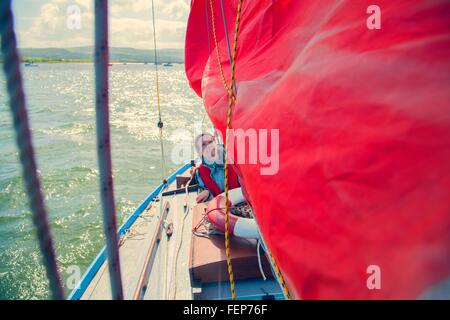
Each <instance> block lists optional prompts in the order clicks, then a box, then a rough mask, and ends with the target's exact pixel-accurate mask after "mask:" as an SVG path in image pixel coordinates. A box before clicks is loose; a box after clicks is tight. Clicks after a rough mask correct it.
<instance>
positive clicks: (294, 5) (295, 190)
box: [185, 0, 450, 299]
mask: <svg viewBox="0 0 450 320" xmlns="http://www.w3.org/2000/svg"><path fill="white" fill-rule="evenodd" d="M213 3H214V14H215V20H214V23H215V28H216V33H217V39H218V45H219V52H220V56H221V60H222V65H223V69H224V74H225V78H226V79H227V81H228V83H229V81H230V80H229V79H230V60H229V56H228V50H227V45H226V40H225V34H224V23H223V19H222V14H221V7H220V1H219V0H214V1H213ZM223 3H224V8H225V16H226V22H227V26H228V28H227V29H228V33H229V37H230V42H231V46H232V42H233V37H234V27H235V26H234V24H235V17H236V7H237V0H234V1H232V0H223ZM208 4H209V0H208V2H207V3H206V2H205V0H194V1H192V4H191V13H190V17H189V22H188V29H187V36H186V61H185V63H186V74H187V76H188V79H189V81H190V84H191V86H192V88H193V89H194V90H195V92H196V93H197V94H198V95H199V96H201V97H203V99H204V104H205V108H206V110H207V112H208V115H209V116H210V118H211V120H212V121H213V124H214V125H215V126H216V127H217V128H219V129H221V130H223V129H224V128H225V124H226V110H227V105H228V95H227V93H226V91H225V88H224V85H223V83H222V81H221V77H220V73H219V67H218V63H217V57H216V53H215V51H214V50H215V45H214V41H213V35H212V19H211V10H210V9H209V8H208V7H207V6H208ZM372 4H373V1H365V0H361V1H338V0H329V1H317V0H283V1H275V0H258V1H249V0H244V2H243V11H242V20H241V29H240V33H239V40H238V50H237V62H236V81H237V104H236V105H235V107H234V109H233V116H232V127H233V128H240V129H244V130H248V129H255V130H259V129H279V170H278V171H277V172H276V174H273V175H262V174H261V170H260V169H261V168H264V167H267V164H263V163H261V161H260V160H261V159H258V162H257V164H237V169H238V171H239V175H240V178H241V182H242V183H243V187H244V189H245V193H246V194H247V196H248V198H249V201H250V202H251V204H252V207H253V208H254V211H255V213H256V216H257V221H258V224H259V226H260V228H261V231H262V233H263V236H264V239H265V241H266V243H267V245H268V247H269V248H270V251H271V252H272V254H273V255H274V257H275V259H276V261H277V264H278V266H279V267H280V269H281V271H282V273H283V275H284V276H285V278H286V281H287V283H288V285H289V287H290V289H291V290H292V291H293V293H294V294H295V296H296V298H304V299H323V298H331V299H343V298H350V299H380V298H383V299H396V298H417V297H418V296H420V294H421V293H423V292H424V290H426V289H428V288H430V287H431V286H432V285H434V284H436V283H439V282H440V281H442V280H444V279H447V278H448V277H449V276H450V23H449V21H450V2H449V1H438V0H427V1H425V0H423V1H421V0H417V1H410V0H396V1H392V0H379V1H376V4H377V6H378V7H379V9H380V10H381V11H380V16H377V12H378V11H377V8H375V9H373V7H370V6H371V5H372ZM207 8H208V10H207ZM372 9H373V10H372ZM377 18H381V20H376V19H377ZM374 19H375V20H374ZM377 22H380V26H379V27H380V29H376V28H375V29H374V28H373V27H374V26H375V27H376V23H377ZM208 30H209V34H208ZM208 40H209V43H208ZM269 132H270V131H269ZM267 140H268V141H269V142H270V141H271V139H270V137H269V138H268V139H267ZM270 147H271V148H272V151H276V146H274V145H271V146H270ZM372 266H375V267H372ZM378 267H379V270H378V269H377V268H378ZM373 268H374V269H373ZM378 271H379V272H378ZM378 276H380V277H378ZM374 277H375V278H374ZM378 280H379V281H378ZM373 284H375V287H373V286H371V285H373ZM378 285H380V286H381V287H378Z"/></svg>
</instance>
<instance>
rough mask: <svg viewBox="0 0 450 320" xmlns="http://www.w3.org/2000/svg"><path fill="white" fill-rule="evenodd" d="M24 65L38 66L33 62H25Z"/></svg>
mask: <svg viewBox="0 0 450 320" xmlns="http://www.w3.org/2000/svg"><path fill="white" fill-rule="evenodd" d="M25 67H39V65H38V64H35V63H34V62H25Z"/></svg>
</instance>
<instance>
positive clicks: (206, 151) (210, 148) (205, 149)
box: [201, 135, 217, 162]
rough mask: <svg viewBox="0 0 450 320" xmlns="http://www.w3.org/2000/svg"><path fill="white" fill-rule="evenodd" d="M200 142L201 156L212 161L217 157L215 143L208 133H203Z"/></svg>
mask: <svg viewBox="0 0 450 320" xmlns="http://www.w3.org/2000/svg"><path fill="white" fill-rule="evenodd" d="M201 142H202V156H203V158H204V159H206V160H207V161H208V162H214V161H216V160H217V159H216V158H217V143H216V141H215V139H214V138H213V137H212V136H210V135H204V136H202V138H201Z"/></svg>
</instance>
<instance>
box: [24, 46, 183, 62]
mask: <svg viewBox="0 0 450 320" xmlns="http://www.w3.org/2000/svg"><path fill="white" fill-rule="evenodd" d="M19 50H20V53H21V55H22V59H23V60H36V61H66V60H69V61H93V55H94V51H93V47H75V48H22V49H19ZM157 52H158V60H159V62H161V63H166V62H172V63H184V49H159V50H158V51H157ZM110 60H111V61H112V62H154V52H153V50H152V49H148V50H147V49H134V48H119V47H118V48H114V47H113V48H110Z"/></svg>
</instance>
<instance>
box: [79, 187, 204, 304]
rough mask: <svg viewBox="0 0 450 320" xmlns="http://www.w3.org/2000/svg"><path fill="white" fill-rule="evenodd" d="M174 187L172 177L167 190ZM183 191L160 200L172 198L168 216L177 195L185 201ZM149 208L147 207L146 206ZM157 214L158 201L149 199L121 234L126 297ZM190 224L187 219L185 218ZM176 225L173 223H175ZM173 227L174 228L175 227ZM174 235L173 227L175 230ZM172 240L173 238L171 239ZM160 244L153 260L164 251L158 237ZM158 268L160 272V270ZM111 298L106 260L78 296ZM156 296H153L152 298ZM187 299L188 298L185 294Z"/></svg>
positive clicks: (134, 283)
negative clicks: (126, 231) (139, 213)
mask: <svg viewBox="0 0 450 320" xmlns="http://www.w3.org/2000/svg"><path fill="white" fill-rule="evenodd" d="M175 188H176V182H175V181H174V182H173V183H172V184H171V185H170V186H169V188H168V190H173V189H175ZM195 194H196V193H191V194H190V195H191V196H190V197H189V198H190V201H191V200H192V198H193V199H194V201H195ZM184 197H185V196H184V194H182V195H176V196H169V197H164V199H163V203H164V202H165V201H166V200H167V198H169V199H170V202H171V210H170V212H169V219H170V216H171V213H172V212H173V211H174V208H175V207H177V206H178V204H177V202H178V198H181V200H180V201H179V202H180V203H181V201H182V202H183V203H184ZM147 209H148V208H147ZM159 214H160V202H152V206H151V208H150V209H149V210H145V211H144V212H143V213H142V214H141V216H139V217H138V218H137V220H136V221H135V222H134V224H133V226H132V227H131V228H130V230H129V232H128V233H127V234H126V235H125V236H124V237H125V239H124V240H125V241H123V243H122V244H121V246H120V248H119V255H120V266H121V273H122V283H123V290H124V298H125V299H132V298H133V295H134V291H135V290H136V286H137V283H138V280H139V276H140V274H141V271H142V266H143V264H144V261H145V258H146V255H147V252H148V250H149V247H150V244H151V240H152V238H153V235H154V232H155V230H156V227H157V223H158V219H159ZM186 220H189V217H187V218H186ZM188 224H190V220H189V222H188ZM174 225H175V223H174ZM174 229H175V228H174ZM186 229H187V230H188V231H190V228H189V227H187V228H186V227H185V231H186ZM174 235H175V231H174ZM165 238H166V236H165V230H164V231H163V237H162V239H165ZM174 240H175V239H174ZM171 241H172V240H171ZM161 244H162V246H160V248H159V249H158V255H157V257H156V260H157V261H158V260H160V259H159V256H160V253H161V252H162V254H164V251H166V250H165V248H164V241H161ZM181 260H182V257H181V252H180V257H179V259H178V261H181ZM159 272H161V273H163V272H162V270H160V271H159ZM161 278H162V277H161V274H159V275H157V279H158V281H157V283H156V284H157V286H160V287H161V288H162V287H164V286H163V285H162V283H160V282H161ZM150 287H152V282H151V284H150ZM159 291H161V290H159ZM111 298H112V296H111V288H110V282H109V271H108V264H107V261H105V263H103V265H102V266H101V267H100V269H99V271H98V272H97V274H96V275H95V277H94V278H93V280H92V281H91V283H90V284H89V286H88V288H87V289H86V291H85V293H84V294H83V296H82V297H81V300H110V299H111ZM155 299H156V298H155ZM185 299H188V298H185Z"/></svg>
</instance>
